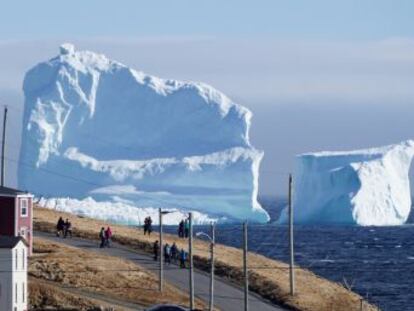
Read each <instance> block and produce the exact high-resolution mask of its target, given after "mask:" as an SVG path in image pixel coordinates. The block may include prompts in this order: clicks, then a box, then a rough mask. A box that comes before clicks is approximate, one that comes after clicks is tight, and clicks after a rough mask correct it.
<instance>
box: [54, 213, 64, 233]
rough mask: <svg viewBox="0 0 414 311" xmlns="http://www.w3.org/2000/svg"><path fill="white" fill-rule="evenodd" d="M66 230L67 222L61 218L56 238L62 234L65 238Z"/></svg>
mask: <svg viewBox="0 0 414 311" xmlns="http://www.w3.org/2000/svg"><path fill="white" fill-rule="evenodd" d="M64 229H65V221H64V220H63V218H62V217H59V220H58V222H57V225H56V236H57V237H60V235H61V234H62V236H63V234H64Z"/></svg>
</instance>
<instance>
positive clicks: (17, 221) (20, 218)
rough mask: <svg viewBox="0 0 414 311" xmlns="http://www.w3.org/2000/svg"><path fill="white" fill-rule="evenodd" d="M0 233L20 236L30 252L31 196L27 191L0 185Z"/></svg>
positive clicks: (31, 240) (31, 241) (31, 242)
mask: <svg viewBox="0 0 414 311" xmlns="http://www.w3.org/2000/svg"><path fill="white" fill-rule="evenodd" d="M0 235H5V236H15V237H17V236H21V237H23V238H24V239H25V240H26V242H27V244H28V248H29V254H32V249H33V248H32V245H33V237H32V236H33V196H32V195H31V194H29V193H28V192H24V191H20V190H16V189H12V188H7V187H1V186H0Z"/></svg>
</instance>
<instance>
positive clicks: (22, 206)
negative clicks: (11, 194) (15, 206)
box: [20, 199, 29, 217]
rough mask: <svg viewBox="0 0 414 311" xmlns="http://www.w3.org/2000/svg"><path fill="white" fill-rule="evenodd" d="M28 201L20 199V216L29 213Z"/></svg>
mask: <svg viewBox="0 0 414 311" xmlns="http://www.w3.org/2000/svg"><path fill="white" fill-rule="evenodd" d="M28 205H29V202H28V200H27V199H20V215H21V216H22V217H27V215H28V214H29V206H28Z"/></svg>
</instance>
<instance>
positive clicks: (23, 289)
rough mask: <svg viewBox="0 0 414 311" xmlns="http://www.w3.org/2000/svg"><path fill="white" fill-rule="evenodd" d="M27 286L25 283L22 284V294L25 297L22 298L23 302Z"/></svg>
mask: <svg viewBox="0 0 414 311" xmlns="http://www.w3.org/2000/svg"><path fill="white" fill-rule="evenodd" d="M25 289H26V288H25V286H24V282H23V283H22V294H23V297H22V302H24V301H25V294H26V291H25Z"/></svg>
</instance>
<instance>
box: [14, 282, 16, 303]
mask: <svg viewBox="0 0 414 311" xmlns="http://www.w3.org/2000/svg"><path fill="white" fill-rule="evenodd" d="M14 301H15V303H17V283H15V284H14Z"/></svg>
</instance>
